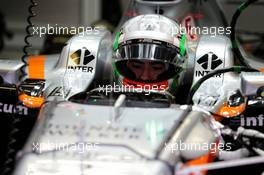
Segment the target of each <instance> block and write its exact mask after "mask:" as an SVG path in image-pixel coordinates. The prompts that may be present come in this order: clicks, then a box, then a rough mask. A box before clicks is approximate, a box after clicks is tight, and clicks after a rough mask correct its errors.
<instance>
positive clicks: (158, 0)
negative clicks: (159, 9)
mask: <svg viewBox="0 0 264 175" xmlns="http://www.w3.org/2000/svg"><path fill="white" fill-rule="evenodd" d="M136 1H137V3H141V4H149V5H173V4H178V3H180V2H182V0H136Z"/></svg>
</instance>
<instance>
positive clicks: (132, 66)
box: [126, 60, 166, 82]
mask: <svg viewBox="0 0 264 175" xmlns="http://www.w3.org/2000/svg"><path fill="white" fill-rule="evenodd" d="M126 66H127V68H128V69H129V70H130V71H131V72H133V74H134V75H135V78H136V81H141V82H144V81H145V82H148V81H158V77H159V76H160V75H161V74H162V73H164V72H165V69H166V66H165V64H164V63H163V62H158V61H150V60H128V61H127V64H126Z"/></svg>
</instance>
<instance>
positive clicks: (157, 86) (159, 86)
mask: <svg viewBox="0 0 264 175" xmlns="http://www.w3.org/2000/svg"><path fill="white" fill-rule="evenodd" d="M123 84H124V85H125V86H134V87H135V88H143V87H144V88H145V89H148V90H158V91H160V90H166V89H168V87H169V82H168V81H162V82H158V83H142V82H137V81H133V80H129V79H127V78H124V80H123Z"/></svg>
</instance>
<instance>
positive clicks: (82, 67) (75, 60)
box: [67, 47, 95, 73]
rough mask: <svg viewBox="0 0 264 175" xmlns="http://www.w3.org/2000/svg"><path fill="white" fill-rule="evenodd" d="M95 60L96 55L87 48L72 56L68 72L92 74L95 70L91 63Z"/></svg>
mask: <svg viewBox="0 0 264 175" xmlns="http://www.w3.org/2000/svg"><path fill="white" fill-rule="evenodd" d="M94 59H95V57H94V55H93V54H92V53H91V52H90V51H89V50H88V49H87V48H85V47H83V48H82V49H79V50H77V51H75V52H73V53H72V54H70V58H69V63H68V67H67V69H68V70H72V71H82V72H90V73H92V72H93V70H94V68H93V67H92V66H89V63H90V62H91V61H93V60H94Z"/></svg>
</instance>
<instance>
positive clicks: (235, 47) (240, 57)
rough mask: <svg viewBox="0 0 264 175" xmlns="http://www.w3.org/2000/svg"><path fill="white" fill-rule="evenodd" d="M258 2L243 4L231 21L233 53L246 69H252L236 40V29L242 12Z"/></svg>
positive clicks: (252, 1) (251, 1)
mask: <svg viewBox="0 0 264 175" xmlns="http://www.w3.org/2000/svg"><path fill="white" fill-rule="evenodd" d="M256 1H258V0H248V1H247V2H245V3H243V4H242V5H240V6H239V8H238V9H237V10H236V12H235V14H234V15H233V17H232V21H231V25H230V26H231V35H230V39H231V42H232V48H233V52H234V53H235V56H236V57H237V59H238V60H239V62H240V64H241V65H242V66H245V67H250V65H249V63H248V62H247V61H246V60H245V58H244V57H243V55H242V53H241V51H240V49H239V47H238V43H237V40H236V31H235V27H236V24H237V20H238V18H239V16H240V15H241V13H242V11H243V10H245V9H246V8H247V7H248V6H249V5H251V4H253V3H255V2H256Z"/></svg>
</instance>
